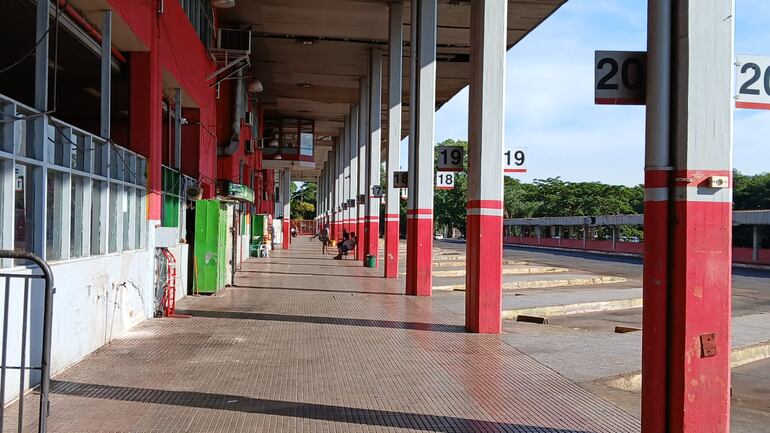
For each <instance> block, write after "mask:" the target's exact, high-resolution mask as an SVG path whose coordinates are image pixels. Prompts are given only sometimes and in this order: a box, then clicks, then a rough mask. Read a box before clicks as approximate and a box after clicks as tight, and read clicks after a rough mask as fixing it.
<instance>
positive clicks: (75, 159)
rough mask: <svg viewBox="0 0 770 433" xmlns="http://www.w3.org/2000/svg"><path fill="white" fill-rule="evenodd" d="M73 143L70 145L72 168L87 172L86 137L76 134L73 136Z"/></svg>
mask: <svg viewBox="0 0 770 433" xmlns="http://www.w3.org/2000/svg"><path fill="white" fill-rule="evenodd" d="M72 141H73V143H70V167H72V168H74V169H75V170H80V171H85V170H86V157H85V156H86V155H85V154H86V153H85V148H86V137H84V136H82V135H80V134H75V135H74V136H73V140H72Z"/></svg>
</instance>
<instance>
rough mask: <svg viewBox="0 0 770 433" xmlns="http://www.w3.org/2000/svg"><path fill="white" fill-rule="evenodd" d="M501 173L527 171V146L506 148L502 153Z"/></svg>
mask: <svg viewBox="0 0 770 433" xmlns="http://www.w3.org/2000/svg"><path fill="white" fill-rule="evenodd" d="M503 164H504V167H503V173H505V174H511V173H526V172H527V148H526V147H514V148H511V149H506V151H505V153H503Z"/></svg>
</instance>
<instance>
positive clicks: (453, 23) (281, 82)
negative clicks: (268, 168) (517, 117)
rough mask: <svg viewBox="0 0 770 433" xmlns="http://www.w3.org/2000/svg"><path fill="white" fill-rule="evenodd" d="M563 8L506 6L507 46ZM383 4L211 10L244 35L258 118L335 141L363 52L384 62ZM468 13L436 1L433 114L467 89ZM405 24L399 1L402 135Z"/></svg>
mask: <svg viewBox="0 0 770 433" xmlns="http://www.w3.org/2000/svg"><path fill="white" fill-rule="evenodd" d="M565 2H566V0H509V1H508V47H509V48H510V47H512V46H513V45H514V44H516V43H517V42H519V41H520V40H521V39H522V38H523V37H524V36H526V35H527V33H529V32H530V31H532V30H533V29H534V28H535V27H537V26H538V25H540V23H542V22H543V21H544V20H545V19H546V18H547V17H548V16H550V15H551V14H552V13H553V12H554V11H556V10H557V9H558V8H559V7H560V6H561V5H563V4H564V3H565ZM389 3H390V2H389V1H388V0H259V1H254V0H236V2H235V6H234V7H232V8H228V9H220V10H219V19H220V25H221V26H222V27H226V28H238V29H250V30H251V31H252V54H251V65H252V71H250V74H253V75H254V76H256V77H257V78H258V79H259V80H260V81H262V83H263V85H264V92H263V93H260V94H259V98H260V100H261V101H262V102H263V104H264V107H265V114H266V116H267V117H299V118H308V119H313V120H315V128H316V137H317V138H318V137H336V136H337V135H339V130H340V129H341V128H342V127H343V121H344V117H345V115H347V114H348V112H349V108H350V106H351V105H354V104H356V103H357V102H358V82H359V79H360V78H361V77H364V76H366V74H367V70H368V52H369V49H370V48H372V47H381V48H383V49H385V58H384V62H387V61H388V59H387V50H386V48H387V40H388V4H389ZM470 9H471V8H470V1H467V0H439V1H438V25H437V48H436V53H437V61H438V65H437V81H436V107H437V108H438V107H440V106H441V105H443V104H444V103H445V102H446V101H448V100H449V99H450V98H452V97H453V96H454V95H456V94H457V93H458V92H459V91H460V90H462V89H463V88H464V87H465V86H466V85H468V82H469V79H470V67H469V57H470V54H471V53H470V48H469V44H470ZM410 17H411V2H407V1H405V2H404V40H405V45H406V46H405V48H404V77H403V92H404V93H403V101H404V104H403V107H404V112H403V116H402V128H403V129H402V136H405V135H406V132H407V131H408V130H409V116H408V109H409V107H408V96H409V67H408V64H409V49H408V46H409V41H410ZM387 72H388V68H387V67H386V66H384V67H383V74H384V77H383V80H384V81H383V83H384V85H383V92H384V96H383V99H382V100H383V103H384V104H387V93H386V92H387ZM307 85H309V87H308V86H307ZM382 113H383V122H382V124H383V132H382V137H383V140H386V139H387V107H385V106H383V111H382ZM316 143H317V144H323V143H324V142H320V143H319V142H318V141H316ZM325 143H333V141H326V142H325ZM384 147H385V146H383V148H384ZM320 149H324V148H320ZM320 149H317V150H320ZM326 153H327V152H324V151H320V152H318V151H316V152H315V160H316V168H315V169H313V170H307V169H300V171H299V172H298V173H296V174H294V175H293V177H294V178H295V179H303V178H304V179H306V180H311V179H313V180H314V179H315V178H316V177H317V176H318V173H319V172H320V168H321V167H322V166H323V163H324V161H325V160H326V158H327V155H326Z"/></svg>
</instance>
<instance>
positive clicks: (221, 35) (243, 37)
mask: <svg viewBox="0 0 770 433" xmlns="http://www.w3.org/2000/svg"><path fill="white" fill-rule="evenodd" d="M217 48H219V49H221V50H231V51H241V52H244V53H250V52H251V31H250V30H236V29H219V31H218V32H217Z"/></svg>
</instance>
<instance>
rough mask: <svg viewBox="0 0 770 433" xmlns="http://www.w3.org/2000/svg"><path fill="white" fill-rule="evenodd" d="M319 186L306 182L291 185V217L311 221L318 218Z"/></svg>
mask: <svg viewBox="0 0 770 433" xmlns="http://www.w3.org/2000/svg"><path fill="white" fill-rule="evenodd" d="M317 195H318V185H317V184H315V183H309V182H305V183H302V184H300V185H297V184H296V183H295V182H292V183H291V216H292V218H293V219H306V220H311V219H314V218H315V216H316V212H315V209H316V200H317Z"/></svg>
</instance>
